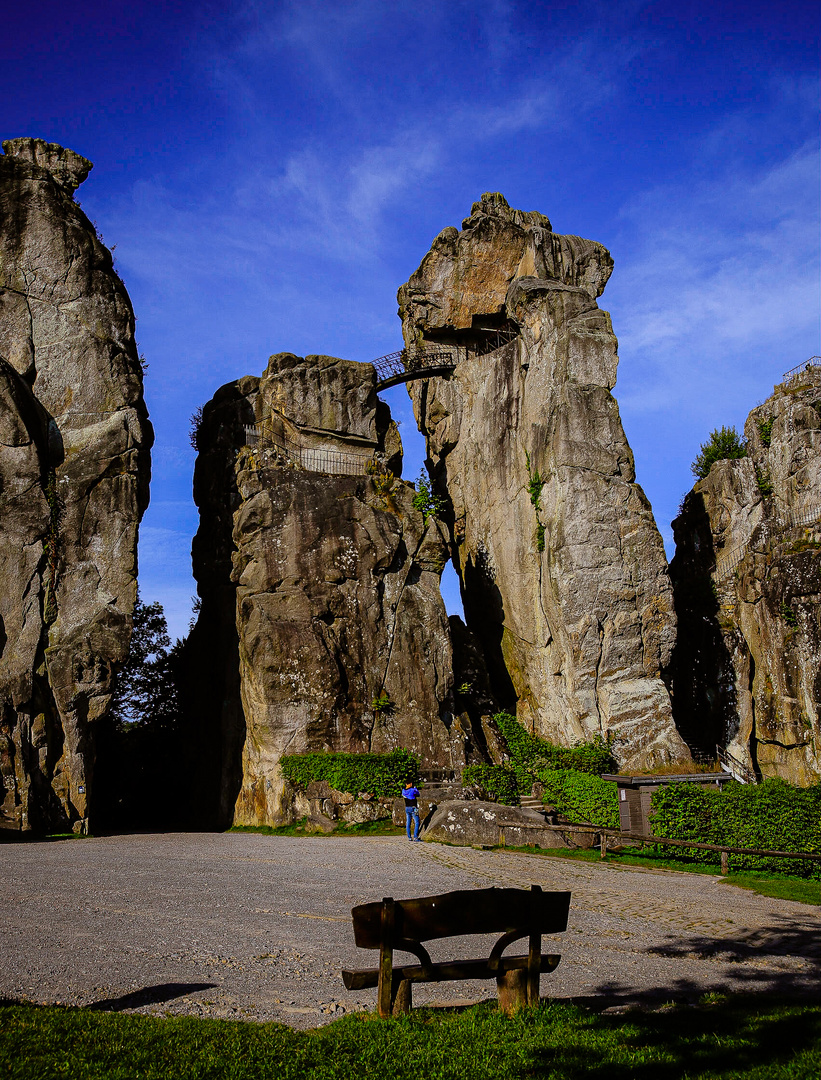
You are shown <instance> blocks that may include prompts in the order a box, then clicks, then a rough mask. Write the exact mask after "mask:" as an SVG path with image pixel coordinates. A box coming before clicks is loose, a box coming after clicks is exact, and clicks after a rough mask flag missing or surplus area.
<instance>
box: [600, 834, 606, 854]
mask: <svg viewBox="0 0 821 1080" xmlns="http://www.w3.org/2000/svg"><path fill="white" fill-rule="evenodd" d="M601 857H602V858H603V859H606V858H607V833H602V834H601Z"/></svg>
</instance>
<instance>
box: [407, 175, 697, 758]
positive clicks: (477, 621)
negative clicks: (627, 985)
mask: <svg viewBox="0 0 821 1080" xmlns="http://www.w3.org/2000/svg"><path fill="white" fill-rule="evenodd" d="M612 267H613V261H612V259H611V258H610V255H609V253H608V252H607V251H606V249H605V248H603V247H602V246H601V244H597V243H594V242H592V241H590V240H583V239H581V238H579V237H575V236H557V235H556V234H555V233H553V231H552V229H551V225H550V222H549V221H548V219H547V218H546V217H545V216H544V215H543V214H539V213H523V212H521V211H518V210H513V209H511V208H510V207H509V206H508V204H507V203H506V202H505V200H504V199H503V198H502V197H501V196H500V195H485V196H483V197H482V200H481V201H480V202H478V203H476V204H474V206H473V211H472V214H471V216H470V217H469V218H468V219H467V220H466V221H465V222H463V225H462V230H461V231H458V230H457V229H455V228H448V229H445V230H444V231H443V232H442V233H441V234H440V235H439V236H438V237H437V238H436V239H435V240H434V242H433V245H432V247H431V250H430V252H429V253H428V255H426V256H425V258H424V260H423V261H422V264H421V265H420V267H419V269H418V270H417V271H416V273H415V274H413V276H412V277H411V278H410V280H409V281H408V283H407V284H406V285H403V286H402V288H401V289H400V290H399V305H400V315H401V317H402V324H403V333H404V338H405V344H406V347H407V349H408V350H409V351H410V352H411V353H413V352H418V351H419V350H420V349H424V347H425V346H426V345H427V344H429V343H432V342H436V343H440V344H442V345H448V346H451V347H452V349H453V351H454V353H455V355H456V357H457V359H458V363H457V366H456V368H455V371H454V373H453V375H452V376H451V377H450V378H436V379H428V380H424V381H419V382H412V383H410V384H409V389H410V392H411V397H412V399H413V404H414V409H415V412H416V417H417V421H418V424H419V427H420V429H421V431H422V433H423V434H424V435H425V437H426V439H427V449H428V455H429V462H430V466H431V471H432V475H433V482H434V485H435V488H436V489H437V491H438V492H439V493H440V494H441V495H442V496H444V497H446V498H447V499H448V500H449V502H450V506H451V507H452V517H451V518H450V521H451V524H452V542H453V548H454V554H455V558H454V561H455V563H456V565H457V569H458V571H459V575H460V578H461V583H462V595H463V600H464V606H465V616H466V620H467V625H468V628H469V629H470V630H471V631H472V632H473V633H474V634H475V635H476V637H477V638H478V639H479V640H480V641H481V643H482V647H483V651H484V658H485V661H486V664H487V666H488V670H489V672H490V675H491V680H492V684H493V689H494V692H495V695H496V697H497V699H498V700H499V701H500V702H501V703H503V704H505V705H508V706H510V705H513V704H514V703H515V706H516V711H517V715H518V718H519V720H520V721H522V722H523V723H524V724H525V725H526V726H527V727H529V728H531V729H532V730H534V731H535V732H536V733H538V734H540V735H542V736H544V737H546V738H548V739H550V740H552V741H554V742H556V743H559V744H564V745H568V744H572V743H573V742H575V741H577V740H588V739H590V738H591V737H594V736H604V737H605V738H607V739H609V740H611V742H612V747H613V751H614V753H615V754H616V756H617V758H618V760H619V761H620V763H621V765H622V767H649V766H653V765H658V764H662V763H666V762H670V761H673V760H686V759H687V757H688V751H687V748H686V746H685V744H684V743H683V742H682V740H681V738H680V737H679V735H678V733H677V731H676V728H675V726H674V723H673V718H672V712H671V705H670V697H669V694H668V689H667V686H666V685H665V681H664V675H665V670H666V667H667V665H668V663H669V659H670V654H671V650H672V647H673V643H674V640H675V631H676V622H675V615H674V611H673V600H672V589H671V586H670V581H669V578H668V575H667V560H666V558H665V554H664V549H663V546H662V541H661V537H660V535H659V533H658V530H657V528H656V525H655V522H654V520H653V515H652V512H651V509H650V506H649V504H648V502H647V499H646V498H645V496H644V493H643V492H642V490H641V488H640V487H639V486H638V484H636V482H635V472H634V467H633V455H632V453H631V451H630V447H629V446H628V444H627V439H626V438H625V435H624V431H623V429H622V425H621V420H620V418H619V411H618V406H617V404H616V401H615V399H614V398H613V396H612V394H611V392H610V391H611V390H612V388H613V385H614V384H615V381H616V366H617V355H616V345H617V343H616V338H615V337H614V335H613V331H612V328H611V325H610V318H609V316H608V314H607V313H606V312H604V311H601V310H600V309H599V308H598V306H597V304H596V298H597V297H598V296H599V295H601V292H602V290H603V289H604V286H605V284H606V282H607V279H608V277H609V276H610V272H611V270H612Z"/></svg>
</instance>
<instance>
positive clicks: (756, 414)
mask: <svg viewBox="0 0 821 1080" xmlns="http://www.w3.org/2000/svg"><path fill="white" fill-rule="evenodd" d="M744 435H745V438H746V442H747V457H743V458H739V459H737V460H734V461H717V462H716V463H715V464H714V465H713V467H712V468H711V469H710V472H709V474H708V475H707V476H706V477H705V478H704V479H703V480H699V482H698V483H697V484H696V485H695V487H694V488H693V490H692V491H691V492H690V493H689V494H688V495H687V497H686V499H685V500H684V505H683V507H682V512H681V514H680V516H679V517H678V518H676V520H675V521H674V522H673V531H674V534H675V538H676V556H675V558H674V560H673V562H672V565H671V571H672V574H673V580H674V582H675V596H676V608H677V611H678V614H679V628H680V631H679V641H678V644H677V645H676V650H675V653H674V657H673V665H672V670H673V689H674V699H675V702H676V710H677V716H678V719H679V723H680V725H681V727H682V729H683V730H685V731H686V732H687V734H688V738H692V741H693V743H694V744H696V743H701V745H703V746H704V747H705V748H706V749H708V750H712V749H713V748H714V747H715V745H716V744H720V745H721V746H724V747H727V748H728V749H729V751H730V753H731V754H732V755H733V756H734V757H735V758H736V759H738V760H739V761H740V762H741V763H742V764H743V765H745V766H746V767H747V768H748V769H751V770H753V771H754V772H757V773H759V774H760V775H762V776H764V777H773V776H777V777H780V778H781V779H783V780H787V781H789V782H790V783H793V784H801V785H807V784H813V783H817V782H818V780H819V779H821V717H819V701H821V616H820V614H819V613H820V612H821V607H820V606H819V602H820V601H821V367H816V366H814V365H812V364H810V365H808V366H807V367H806V368H804V369H803V370H800V371H797V372H796V373H794V374H793V375H792V376H791V377H790V378H785V381H784V382H783V383H780V384H779V385H778V386H776V387H775V389H774V391H773V393H772V395H771V396H770V397H769V398H768V399H767V400H766V401H765V402H763V403H762V404H761V405H758V406H756V408H755V409H753V410H752V412H751V413H750V415H749V416H748V417H747V422H746V423H745V425H744Z"/></svg>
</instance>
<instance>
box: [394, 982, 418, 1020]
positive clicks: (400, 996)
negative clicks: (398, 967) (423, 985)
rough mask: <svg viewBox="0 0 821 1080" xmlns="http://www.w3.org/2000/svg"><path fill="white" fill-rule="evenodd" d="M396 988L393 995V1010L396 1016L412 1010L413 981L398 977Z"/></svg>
mask: <svg viewBox="0 0 821 1080" xmlns="http://www.w3.org/2000/svg"><path fill="white" fill-rule="evenodd" d="M394 982H395V983H396V990H395V992H394V995H393V1006H392V1009H391V1012H392V1014H393V1015H394V1016H401V1015H402V1013H407V1012H410V1011H411V1009H412V1007H413V983H412V982H411V981H410V979H396V978H394Z"/></svg>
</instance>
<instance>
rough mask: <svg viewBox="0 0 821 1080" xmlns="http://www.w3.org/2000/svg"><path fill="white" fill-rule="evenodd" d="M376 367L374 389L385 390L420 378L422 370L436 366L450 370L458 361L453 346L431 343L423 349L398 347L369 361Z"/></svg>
mask: <svg viewBox="0 0 821 1080" xmlns="http://www.w3.org/2000/svg"><path fill="white" fill-rule="evenodd" d="M371 362H372V364H373V366H374V368H375V369H376V389H377V390H386V389H387V388H388V387H389V386H395V385H396V384H397V383H400V382H408V381H410V380H411V379H414V378H422V377H423V372H425V371H428V370H430V369H433V368H436V369H440V370H442V371H452V370H453V369H454V368H455V367H456V365H457V363H458V362H459V351H458V349H457V348H456V347H455V346H448V345H431V346H430V347H429V348H423V349H414V350H411V349H400V350H399V351H398V352H392V353H388V354H387V355H386V356H380V357H378V359H376V360H373V361H371Z"/></svg>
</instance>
